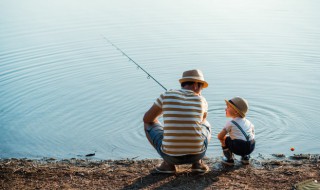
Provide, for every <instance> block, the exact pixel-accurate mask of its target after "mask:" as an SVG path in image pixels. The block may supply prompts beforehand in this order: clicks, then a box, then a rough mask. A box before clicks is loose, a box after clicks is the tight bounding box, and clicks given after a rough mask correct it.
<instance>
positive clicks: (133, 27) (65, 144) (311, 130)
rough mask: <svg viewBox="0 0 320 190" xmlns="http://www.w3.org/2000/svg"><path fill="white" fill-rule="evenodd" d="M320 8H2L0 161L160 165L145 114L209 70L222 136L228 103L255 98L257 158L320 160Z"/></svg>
mask: <svg viewBox="0 0 320 190" xmlns="http://www.w3.org/2000/svg"><path fill="white" fill-rule="evenodd" d="M319 7H320V1H318V0H283V1H278V0H265V1H257V0H242V1H238V0H200V1H199V0H175V1H172V0H161V1H150V0H108V1H106V0H92V1H84V0H82V1H79V0H67V1H64V0H55V1H41V0H29V1H17V0H1V2H0V27H1V30H0V158H7V157H28V158H41V157H56V158H71V157H82V156H83V155H85V154H88V153H93V152H96V158H98V159H121V158H132V157H137V156H138V158H140V159H143V158H159V156H158V155H157V154H156V151H154V150H153V149H152V147H151V145H149V144H148V142H147V140H146V138H145V135H144V131H143V124H142V117H143V114H144V113H145V111H146V110H147V109H149V107H150V106H151V105H152V104H153V102H154V100H155V99H156V98H157V97H158V96H159V95H160V93H162V92H163V91H164V90H163V89H162V88H161V87H160V86H159V85H158V84H156V83H155V82H154V81H153V80H151V79H147V75H146V74H144V73H143V72H142V70H137V67H136V66H135V65H134V64H133V63H132V62H129V61H128V59H127V58H126V57H124V56H122V54H121V53H120V52H119V51H117V50H116V49H115V48H114V47H113V46H111V45H110V44H108V42H107V41H106V40H104V39H103V36H105V37H107V38H108V39H109V40H111V41H112V42H113V43H115V44H116V45H117V46H119V47H120V48H121V49H122V50H123V51H125V52H126V53H127V54H128V55H129V56H130V57H131V58H132V59H134V60H135V61H136V62H138V63H139V64H140V65H141V66H142V67H143V68H144V69H146V70H147V71H148V72H150V73H151V74H152V75H153V76H154V77H155V78H156V79H157V80H159V81H160V82H161V83H162V84H163V85H164V86H165V87H166V88H168V89H171V88H179V83H178V79H179V78H180V77H181V73H182V72H183V71H184V70H189V69H194V68H199V69H201V70H203V72H204V74H205V78H206V80H207V81H208V82H209V88H208V89H205V90H204V91H203V95H204V96H205V97H206V99H207V101H208V103H209V116H208V117H209V118H208V120H209V121H210V123H211V124H212V125H213V139H212V141H211V142H210V145H209V150H208V153H207V156H209V157H217V156H220V155H221V149H220V144H219V142H218V140H217V139H216V135H217V134H218V132H219V131H220V130H221V129H222V127H223V126H224V124H225V122H226V121H227V118H225V112H224V107H225V103H224V99H225V98H231V97H233V96H242V97H245V98H247V99H248V101H249V104H250V111H249V114H248V119H250V120H251V121H252V122H253V123H254V124H255V126H256V139H257V147H256V150H255V152H254V155H256V156H257V155H258V154H259V153H260V154H262V155H270V154H271V153H285V154H288V155H290V154H292V153H291V152H290V150H289V149H290V147H295V149H296V151H295V152H294V153H319V150H320V138H319V136H320V128H319V127H320V120H319V116H318V115H319V113H320V106H319V102H320V95H319V93H320V84H319V80H320V54H319V52H320V22H319V20H320V12H319V10H318V9H319Z"/></svg>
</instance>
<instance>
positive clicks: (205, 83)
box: [179, 78, 209, 88]
mask: <svg viewBox="0 0 320 190" xmlns="http://www.w3.org/2000/svg"><path fill="white" fill-rule="evenodd" d="M179 82H180V83H183V82H200V83H203V87H202V88H207V87H208V86H209V84H208V83H207V82H206V81H204V80H198V79H194V78H182V79H180V80H179Z"/></svg>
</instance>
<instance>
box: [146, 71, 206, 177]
mask: <svg viewBox="0 0 320 190" xmlns="http://www.w3.org/2000/svg"><path fill="white" fill-rule="evenodd" d="M179 82H180V84H181V89H180V90H169V91H167V92H165V93H163V94H161V96H160V97H159V98H158V99H157V100H156V101H155V103H154V104H153V106H152V107H151V108H150V109H149V110H148V111H147V112H146V113H145V115H144V117H143V121H144V129H145V132H146V136H147V138H148V140H149V142H150V143H151V145H152V146H153V147H154V148H155V149H156V150H157V152H158V153H159V155H160V156H161V157H162V158H163V162H162V164H161V165H159V166H157V167H156V170H157V171H158V172H160V173H175V172H176V167H175V165H179V164H192V167H191V170H192V171H193V172H202V173H205V172H207V171H209V168H208V166H207V165H205V164H204V163H203V162H202V160H201V159H202V158H203V157H204V155H205V153H206V150H207V146H208V143H209V140H210V138H211V127H210V124H209V123H208V122H207V121H206V117H207V112H208V104H207V101H206V99H205V98H204V97H203V96H201V91H202V89H203V88H207V87H208V83H207V82H206V81H205V80H204V77H203V74H202V72H201V71H200V70H197V69H196V70H189V71H185V72H183V75H182V78H181V79H180V80H179ZM161 115H163V121H164V126H162V124H161V123H160V122H159V121H158V118H159V117H160V116H161Z"/></svg>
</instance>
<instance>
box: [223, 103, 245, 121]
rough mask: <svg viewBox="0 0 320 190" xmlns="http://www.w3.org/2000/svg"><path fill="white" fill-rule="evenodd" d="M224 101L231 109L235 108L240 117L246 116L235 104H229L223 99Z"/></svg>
mask: <svg viewBox="0 0 320 190" xmlns="http://www.w3.org/2000/svg"><path fill="white" fill-rule="evenodd" d="M224 101H226V104H228V105H230V106H231V107H232V108H233V109H235V110H236V111H237V112H238V113H239V114H240V115H241V116H242V117H245V116H246V114H244V113H242V111H240V110H239V109H238V108H237V107H236V106H235V105H233V104H231V103H230V102H229V100H226V99H225V100H224Z"/></svg>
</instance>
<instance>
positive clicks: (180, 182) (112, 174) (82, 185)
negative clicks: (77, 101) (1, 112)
mask: <svg viewBox="0 0 320 190" xmlns="http://www.w3.org/2000/svg"><path fill="white" fill-rule="evenodd" d="M204 161H205V163H207V164H208V165H209V166H210V170H211V171H210V172H208V173H206V174H202V175H200V174H194V173H191V172H190V165H180V166H178V172H177V173H176V174H157V173H155V171H154V167H155V166H156V165H157V164H159V163H161V160H134V159H128V160H103V161H93V160H79V159H70V160H55V159H42V160H29V159H2V160H0V189H292V188H293V187H294V185H295V184H297V183H299V182H303V181H305V180H310V179H312V180H318V181H320V157H319V155H311V156H309V157H306V158H305V157H299V158H296V159H292V158H277V157H275V158H274V159H259V160H257V159H252V160H251V163H250V165H247V166H243V165H241V163H240V162H239V161H237V162H236V165H235V166H234V167H224V166H223V165H222V164H221V163H220V159H218V158H216V159H208V158H206V159H205V160H204Z"/></svg>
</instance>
